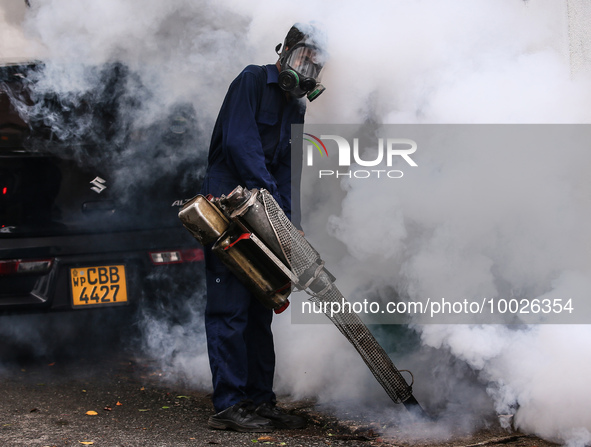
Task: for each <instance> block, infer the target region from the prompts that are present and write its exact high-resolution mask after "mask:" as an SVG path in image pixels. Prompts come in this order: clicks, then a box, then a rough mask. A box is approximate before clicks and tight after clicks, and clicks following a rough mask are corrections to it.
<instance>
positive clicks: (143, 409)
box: [138, 408, 150, 411]
mask: <svg viewBox="0 0 591 447" xmlns="http://www.w3.org/2000/svg"><path fill="white" fill-rule="evenodd" d="M138 411H150V410H149V409H147V408H142V409H140V410H138Z"/></svg>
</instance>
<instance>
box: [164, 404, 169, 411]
mask: <svg viewBox="0 0 591 447" xmlns="http://www.w3.org/2000/svg"><path fill="white" fill-rule="evenodd" d="M162 408H164V409H165V410H168V409H169V408H170V407H167V406H166V405H165V406H164V407H162Z"/></svg>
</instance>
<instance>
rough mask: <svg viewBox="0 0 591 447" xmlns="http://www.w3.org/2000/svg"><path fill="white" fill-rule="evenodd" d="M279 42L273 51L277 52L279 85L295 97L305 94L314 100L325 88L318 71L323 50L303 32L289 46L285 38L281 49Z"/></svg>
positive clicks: (321, 61)
mask: <svg viewBox="0 0 591 447" xmlns="http://www.w3.org/2000/svg"><path fill="white" fill-rule="evenodd" d="M280 48H281V44H279V45H277V47H276V48H275V51H276V52H277V54H279V64H280V66H281V71H280V73H279V86H280V87H281V88H282V89H283V90H285V91H286V92H289V93H290V94H291V95H293V96H295V97H296V98H302V97H303V96H307V97H308V100H310V101H314V100H315V99H316V98H318V96H320V94H321V93H322V92H324V90H326V88H325V87H324V86H323V85H322V84H320V82H319V81H320V73H321V71H322V67H323V65H324V60H323V59H324V54H323V51H322V50H321V49H320V48H319V47H318V46H316V45H315V44H314V42H312V41H311V40H310V39H309V38H308V37H307V36H305V35H304V34H303V33H302V34H301V37H300V39H299V41H298V42H297V43H295V44H292V45H291V46H289V42H288V40H287V39H286V43H285V44H284V47H283V51H281V53H279V49H280Z"/></svg>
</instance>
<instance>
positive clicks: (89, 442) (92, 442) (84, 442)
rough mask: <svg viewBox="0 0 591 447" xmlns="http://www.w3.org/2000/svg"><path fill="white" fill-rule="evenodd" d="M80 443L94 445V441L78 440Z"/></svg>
mask: <svg viewBox="0 0 591 447" xmlns="http://www.w3.org/2000/svg"><path fill="white" fill-rule="evenodd" d="M78 442H79V443H80V444H84V445H92V444H94V441H78Z"/></svg>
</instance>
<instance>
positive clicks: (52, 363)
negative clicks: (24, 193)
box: [47, 362, 55, 366]
mask: <svg viewBox="0 0 591 447" xmlns="http://www.w3.org/2000/svg"><path fill="white" fill-rule="evenodd" d="M53 365H55V362H51V363H49V364H48V365H47V366H53Z"/></svg>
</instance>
